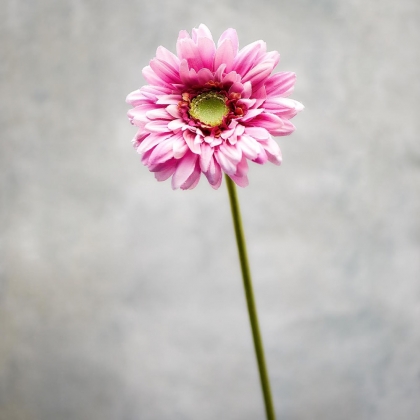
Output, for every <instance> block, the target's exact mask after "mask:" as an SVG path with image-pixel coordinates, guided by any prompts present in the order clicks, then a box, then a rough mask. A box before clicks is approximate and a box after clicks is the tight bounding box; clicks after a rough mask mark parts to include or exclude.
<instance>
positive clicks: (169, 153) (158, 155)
mask: <svg viewBox="0 0 420 420" xmlns="http://www.w3.org/2000/svg"><path fill="white" fill-rule="evenodd" d="M173 157H174V152H173V147H172V139H171V138H169V139H167V140H165V141H162V142H161V143H159V144H158V145H157V146H156V147H155V148H154V149H153V152H152V154H151V155H150V158H149V165H156V164H158V163H164V162H166V161H167V160H169V159H172V158H173Z"/></svg>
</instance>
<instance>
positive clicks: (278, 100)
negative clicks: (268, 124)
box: [264, 96, 304, 119]
mask: <svg viewBox="0 0 420 420" xmlns="http://www.w3.org/2000/svg"><path fill="white" fill-rule="evenodd" d="M264 108H265V109H266V110H267V111H269V112H271V113H273V114H276V115H278V116H280V117H285V118H287V119H289V118H293V117H294V116H295V115H296V114H297V113H298V112H299V111H302V109H304V106H303V105H302V104H301V103H300V102H298V101H294V100H293V99H289V98H282V97H280V96H276V97H269V98H268V99H267V100H266V101H265V102H264Z"/></svg>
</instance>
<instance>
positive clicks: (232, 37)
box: [217, 28, 239, 56]
mask: <svg viewBox="0 0 420 420" xmlns="http://www.w3.org/2000/svg"><path fill="white" fill-rule="evenodd" d="M225 39H229V41H230V42H231V44H232V47H233V54H234V56H236V55H237V54H238V47H239V40H238V34H237V33H236V31H235V29H232V28H229V29H226V31H224V32H223V33H222V35H220V38H219V41H218V43H217V46H218V47H220V46H221V45H222V44H223V41H224V40H225Z"/></svg>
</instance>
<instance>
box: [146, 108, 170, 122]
mask: <svg viewBox="0 0 420 420" xmlns="http://www.w3.org/2000/svg"><path fill="white" fill-rule="evenodd" d="M146 117H147V118H149V120H171V119H172V116H171V115H169V114H168V113H167V112H166V109H165V108H155V109H152V110H150V111H147V112H146Z"/></svg>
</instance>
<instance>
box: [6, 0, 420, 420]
mask: <svg viewBox="0 0 420 420" xmlns="http://www.w3.org/2000/svg"><path fill="white" fill-rule="evenodd" d="M0 9H1V10H0V12H1V13H0V42H1V47H0V55H1V57H0V72H1V85H0V89H1V91H0V93H1V104H0V106H1V108H0V121H1V143H0V164H1V177H0V189H1V204H0V217H1V233H0V234H1V236H0V258H1V259H0V279H1V282H0V419H1V420H61V419H63V420H114V419H115V420H138V419H141V420H152V419H153V420H154V419H156V420H166V419H167V420H169V419H170V420H174V419H180V420H188V419H191V420H196V419H200V420H214V419H226V420H236V419H242V420H255V419H263V406H262V399H261V395H260V390H259V385H258V376H257V370H256V365H255V360H254V353H253V348H252V342H251V336H250V330H249V326H248V319H247V313H246V309H245V301H244V296H243V290H242V285H241V279H240V276H239V269H238V264H237V255H236V248H235V243H234V239H233V232H232V227H231V221H230V212H229V207H228V201H227V193H226V190H225V188H224V186H223V187H222V188H221V189H220V190H218V191H213V190H212V189H211V188H210V187H209V185H207V183H206V182H205V180H204V179H202V181H201V183H200V185H199V186H198V187H197V188H196V189H195V190H193V191H187V192H182V191H176V192H173V191H172V190H171V188H170V184H169V182H165V183H157V182H156V181H155V180H154V177H153V176H152V175H151V174H150V173H149V172H148V171H147V169H146V168H144V167H143V166H141V164H140V163H139V161H138V156H137V155H136V153H135V151H134V150H133V149H132V148H131V143H130V140H131V138H132V136H133V135H134V132H135V129H134V128H133V127H132V126H130V125H129V123H128V121H127V119H126V116H125V113H126V111H127V109H128V106H127V105H126V104H125V103H124V100H125V96H126V94H127V93H129V92H130V91H132V90H134V89H136V88H137V87H139V86H140V85H142V84H143V83H144V81H143V78H142V76H141V69H142V67H143V66H145V65H147V64H148V61H149V60H150V59H151V58H152V57H153V56H154V52H155V49H156V47H157V46H158V45H165V46H166V47H168V48H169V49H171V50H174V48H175V41H176V37H177V34H178V31H179V30H180V29H188V30H190V29H191V28H192V27H194V26H197V25H198V24H199V23H201V22H204V23H206V24H207V25H208V26H209V27H210V29H211V30H212V31H213V33H214V34H215V36H216V37H218V36H219V35H220V33H221V32H222V31H223V30H224V29H225V28H227V27H235V28H236V29H237V30H238V33H239V37H240V42H241V45H242V46H243V45H245V44H247V43H249V42H252V41H254V40H256V39H264V40H266V41H267V43H268V47H269V49H277V50H279V51H280V53H281V54H282V61H281V63H280V66H279V67H278V68H279V69H280V70H293V71H296V72H297V74H298V82H297V86H296V91H295V94H294V96H293V97H294V98H295V99H297V100H300V101H302V102H303V103H304V104H305V105H306V109H305V111H304V112H303V113H301V114H300V115H299V116H298V117H296V118H295V120H294V122H295V123H296V125H297V127H298V129H297V131H296V133H295V134H294V135H293V136H292V137H284V138H280V139H278V140H279V143H280V146H281V148H282V151H283V156H284V164H283V166H282V167H280V168H278V167H275V166H272V165H271V166H270V165H266V166H264V167H260V166H257V165H252V167H251V170H250V181H251V185H250V186H249V187H248V188H247V189H244V190H241V191H240V199H241V202H242V206H243V217H244V222H245V226H246V233H247V237H248V240H249V251H250V258H251V264H252V271H253V273H254V281H255V288H256V293H257V303H258V307H259V312H260V317H261V324H262V331H263V336H264V341H265V345H266V350H267V359H268V365H269V369H270V375H271V378H272V387H273V394H274V399H275V405H276V409H277V412H278V417H279V419H287V420H306V419H311V420H314V419H315V420H318V419H319V420H354V419H357V420H401V419H404V420H416V419H418V418H420V398H419V395H420V282H419V279H420V222H419V214H420V198H419V188H420V142H419V130H420V118H419V116H418V112H419V106H418V103H419V98H420V70H419V68H420V67H419V64H420V2H418V0H401V1H394V0H382V1H376V2H374V1H370V2H367V1H366V0H352V1H344V0H343V1H338V0H337V1H332V0H322V1H313V0H289V1H282V2H277V1H269V0H258V1H255V0H254V1H250V0H242V1H241V2H237V1H223V2H222V1H220V2H214V1H210V0H208V1H191V0H190V1H181V0H178V1H170V0H166V1H142V0H137V1H135V0H128V1H121V2H117V1H115V0H104V1H99V0H96V1H93V0H92V1H82V0H72V1H55V0H38V1H37V0H3V1H2V3H1V5H0Z"/></svg>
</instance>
